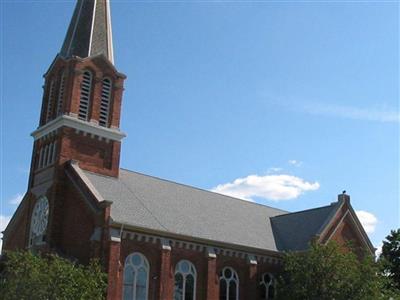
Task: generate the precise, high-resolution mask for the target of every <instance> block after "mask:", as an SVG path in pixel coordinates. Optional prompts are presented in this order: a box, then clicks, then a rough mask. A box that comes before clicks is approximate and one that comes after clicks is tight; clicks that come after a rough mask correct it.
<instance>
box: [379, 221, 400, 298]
mask: <svg viewBox="0 0 400 300" xmlns="http://www.w3.org/2000/svg"><path fill="white" fill-rule="evenodd" d="M379 262H380V263H381V270H382V273H383V276H385V277H387V279H388V280H387V281H386V285H387V288H388V289H391V290H395V291H396V292H398V293H400V228H399V229H397V230H392V231H391V232H390V235H388V236H387V237H386V240H384V241H383V245H382V254H381V255H380V257H379Z"/></svg>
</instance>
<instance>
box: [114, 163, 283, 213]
mask: <svg viewBox="0 0 400 300" xmlns="http://www.w3.org/2000/svg"><path fill="white" fill-rule="evenodd" d="M120 170H124V171H127V172H130V173H136V174H139V175H142V176H147V177H151V178H154V179H158V180H161V181H165V182H169V183H173V184H176V185H180V186H184V187H187V188H191V189H196V190H199V191H202V192H207V193H211V194H217V195H220V196H223V197H225V198H229V199H232V200H237V201H241V202H244V203H246V204H249V205H258V206H262V207H267V208H271V209H274V210H277V211H281V212H283V213H290V212H288V211H286V210H283V209H280V208H275V207H272V206H269V205H264V204H260V203H257V202H251V201H248V200H244V199H240V198H235V197H232V196H228V195H224V194H221V193H217V192H212V191H210V190H206V189H203V188H199V187H196V186H192V185H189V184H185V183H180V182H176V181H172V180H170V179H164V178H161V177H157V176H154V175H148V174H144V173H141V172H137V171H132V170H128V169H125V168H120Z"/></svg>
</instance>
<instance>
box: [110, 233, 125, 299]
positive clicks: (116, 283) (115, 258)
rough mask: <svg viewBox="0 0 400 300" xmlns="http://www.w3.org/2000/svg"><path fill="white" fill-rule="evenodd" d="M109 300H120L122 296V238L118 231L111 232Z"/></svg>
mask: <svg viewBox="0 0 400 300" xmlns="http://www.w3.org/2000/svg"><path fill="white" fill-rule="evenodd" d="M109 237H110V241H109V249H108V266H107V269H108V272H107V273H108V278H107V281H108V282H107V283H108V285H107V300H118V299H121V296H122V280H121V277H122V276H121V274H120V253H121V238H120V236H119V232H118V231H117V230H116V229H110V231H109Z"/></svg>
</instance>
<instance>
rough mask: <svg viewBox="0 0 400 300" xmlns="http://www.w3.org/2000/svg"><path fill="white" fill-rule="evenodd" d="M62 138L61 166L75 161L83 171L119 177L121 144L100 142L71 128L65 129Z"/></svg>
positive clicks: (60, 143) (60, 142)
mask: <svg viewBox="0 0 400 300" xmlns="http://www.w3.org/2000/svg"><path fill="white" fill-rule="evenodd" d="M60 136H61V137H60V141H59V145H60V146H59V147H60V158H59V163H60V164H63V163H65V162H67V161H69V160H71V159H73V160H77V161H79V167H81V168H82V169H85V170H88V171H92V172H95V173H99V174H103V175H107V176H114V177H116V176H118V172H119V157H120V148H121V143H120V142H115V141H108V142H107V141H105V140H99V139H98V138H97V137H91V136H89V135H85V134H84V133H82V132H80V133H76V132H75V130H74V129H71V128H63V129H62V133H61V135H60Z"/></svg>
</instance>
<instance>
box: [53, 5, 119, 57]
mask: <svg viewBox="0 0 400 300" xmlns="http://www.w3.org/2000/svg"><path fill="white" fill-rule="evenodd" d="M100 54H103V55H104V56H105V57H106V58H107V59H108V60H109V61H110V62H111V63H112V64H114V57H113V43H112V31H111V17H110V2H109V0H78V2H77V4H76V7H75V10H74V14H73V16H72V19H71V23H70V25H69V28H68V31H67V35H66V37H65V40H64V43H63V46H62V48H61V51H60V55H61V56H62V57H64V58H70V57H72V56H78V57H81V58H86V57H89V56H96V55H100Z"/></svg>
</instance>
